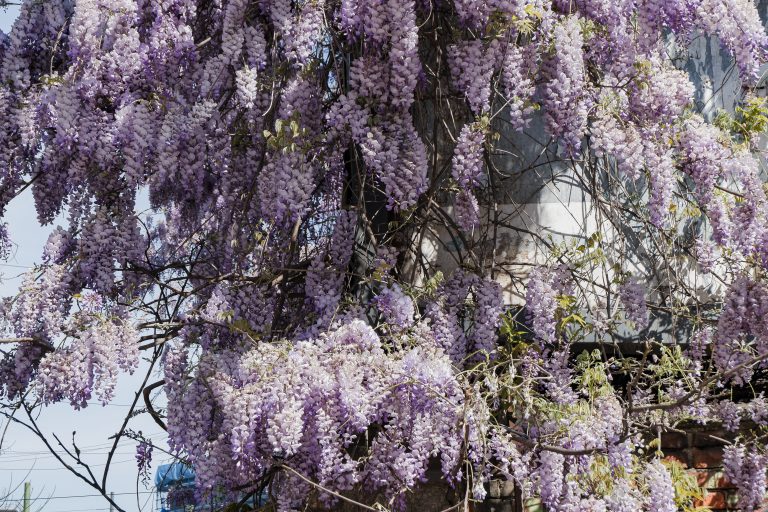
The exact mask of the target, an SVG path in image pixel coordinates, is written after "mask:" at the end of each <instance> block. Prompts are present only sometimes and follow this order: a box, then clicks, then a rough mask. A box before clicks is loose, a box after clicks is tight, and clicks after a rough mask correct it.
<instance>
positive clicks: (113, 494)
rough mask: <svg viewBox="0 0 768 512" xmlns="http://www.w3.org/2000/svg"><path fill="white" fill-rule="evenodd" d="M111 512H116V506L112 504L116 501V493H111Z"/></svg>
mask: <svg viewBox="0 0 768 512" xmlns="http://www.w3.org/2000/svg"><path fill="white" fill-rule="evenodd" d="M109 499H110V502H109V512H115V506H114V505H113V504H112V503H113V502H114V501H115V493H114V492H111V493H109Z"/></svg>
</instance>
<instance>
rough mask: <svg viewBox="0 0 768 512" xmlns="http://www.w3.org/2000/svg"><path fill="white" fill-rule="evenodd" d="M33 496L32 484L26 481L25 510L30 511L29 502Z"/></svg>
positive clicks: (25, 511)
mask: <svg viewBox="0 0 768 512" xmlns="http://www.w3.org/2000/svg"><path fill="white" fill-rule="evenodd" d="M31 497H32V484H30V483H29V482H24V504H23V507H22V510H23V512H29V502H30V498H31Z"/></svg>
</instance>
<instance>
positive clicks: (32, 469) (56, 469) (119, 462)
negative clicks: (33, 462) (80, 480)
mask: <svg viewBox="0 0 768 512" xmlns="http://www.w3.org/2000/svg"><path fill="white" fill-rule="evenodd" d="M126 462H136V459H126V460H118V461H113V462H110V464H125V463H126ZM106 465H107V464H106V463H104V464H88V466H89V467H92V468H98V467H102V466H106ZM0 466H2V464H0ZM0 469H2V470H3V471H62V470H63V471H67V468H65V467H64V466H61V467H58V468H0Z"/></svg>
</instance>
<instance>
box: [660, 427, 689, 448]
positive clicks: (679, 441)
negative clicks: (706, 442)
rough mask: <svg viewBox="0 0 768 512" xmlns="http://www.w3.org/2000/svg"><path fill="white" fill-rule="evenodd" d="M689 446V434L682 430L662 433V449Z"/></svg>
mask: <svg viewBox="0 0 768 512" xmlns="http://www.w3.org/2000/svg"><path fill="white" fill-rule="evenodd" d="M683 448H688V434H683V433H681V432H666V433H664V434H661V449H662V450H663V451H667V450H670V449H671V450H682V449H683Z"/></svg>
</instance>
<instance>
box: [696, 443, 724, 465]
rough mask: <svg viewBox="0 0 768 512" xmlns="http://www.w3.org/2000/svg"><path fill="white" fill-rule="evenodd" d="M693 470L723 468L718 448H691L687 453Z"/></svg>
mask: <svg viewBox="0 0 768 512" xmlns="http://www.w3.org/2000/svg"><path fill="white" fill-rule="evenodd" d="M689 455H690V458H691V462H692V464H693V467H694V468H697V469H705V468H721V467H723V451H722V450H721V449H719V448H707V449H701V448H691V449H690V451H689Z"/></svg>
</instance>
